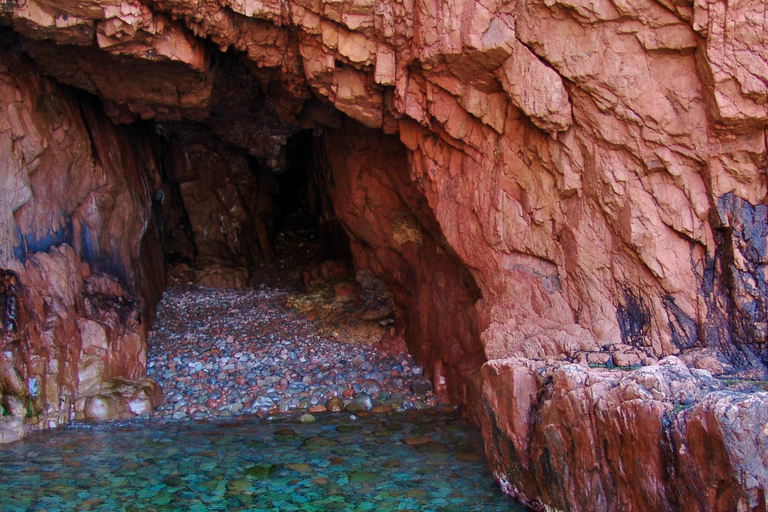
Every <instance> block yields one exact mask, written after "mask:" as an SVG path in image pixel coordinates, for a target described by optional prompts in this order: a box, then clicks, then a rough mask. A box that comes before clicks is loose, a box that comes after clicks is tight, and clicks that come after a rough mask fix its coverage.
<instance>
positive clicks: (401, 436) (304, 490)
mask: <svg viewBox="0 0 768 512" xmlns="http://www.w3.org/2000/svg"><path fill="white" fill-rule="evenodd" d="M316 418H317V421H316V422H314V423H299V422H298V421H297V420H296V418H295V417H292V418H288V417H282V418H275V419H274V420H273V421H268V420H266V419H259V418H255V417H250V418H238V419H235V420H227V421H223V420H221V421H206V422H173V423H156V422H151V421H149V420H145V421H133V422H127V423H121V424H114V423H113V424H106V425H104V424H102V425H93V426H91V425H80V426H77V427H68V428H60V429H58V430H52V431H46V432H37V433H34V434H30V435H29V436H28V437H26V438H25V439H23V440H21V441H20V442H17V443H14V444H11V445H7V446H4V447H0V509H2V510H3V511H4V512H5V511H8V512H11V511H14V512H15V511H25V512H31V511H37V512H42V511H48V512H55V511H65V510H66V511H69V510H77V511H87V510H93V511H110V512H111V511H129V512H130V511H156V512H165V511H191V512H196V511H209V510H210V511H306V512H311V511H325V510H332V511H350V512H351V511H369V510H370V511H376V512H383V511H405V510H419V511H435V512H437V511H446V512H447V511H457V512H466V511H470V510H476V511H485V512H494V511H516V512H521V511H524V510H526V509H525V508H523V507H521V506H520V505H518V504H516V503H514V502H513V501H512V500H511V499H509V498H507V497H506V496H504V495H502V494H501V492H500V490H499V488H498V486H497V485H496V484H495V482H494V481H493V477H492V476H491V474H490V472H489V471H488V469H487V468H486V464H485V461H484V460H483V456H482V442H481V439H480V434H479V432H477V431H476V430H473V429H470V428H468V427H467V425H466V424H465V423H464V422H463V421H462V420H460V419H459V418H458V417H457V416H456V414H455V413H448V412H442V411H441V412H437V411H428V412H425V411H418V412H416V411H414V412H410V413H407V414H401V413H391V414H389V415H386V416H380V415H375V416H369V417H366V418H358V419H357V420H354V421H353V420H352V419H350V416H349V415H348V414H331V413H328V414H322V415H318V416H317V417H316Z"/></svg>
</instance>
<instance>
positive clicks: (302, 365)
mask: <svg viewBox="0 0 768 512" xmlns="http://www.w3.org/2000/svg"><path fill="white" fill-rule="evenodd" d="M289 291H290V290H287V289H273V288H270V287H268V286H265V287H263V288H257V289H247V290H221V289H212V288H206V287H199V286H192V285H188V286H175V287H172V288H170V289H168V290H166V292H165V293H164V295H163V299H162V301H161V302H160V305H159V307H158V316H157V319H156V321H155V325H154V327H153V331H152V332H151V333H150V336H149V340H148V362H147V366H148V376H149V377H151V378H154V379H156V380H157V381H158V382H159V383H160V385H161V386H162V388H163V392H164V394H165V404H164V405H163V406H162V407H161V408H160V409H159V410H158V411H156V412H155V413H154V415H155V416H161V417H170V418H173V419H180V418H194V419H203V418H210V417H229V416H232V415H242V414H256V413H262V414H263V413H273V414H274V413H279V412H287V411H292V410H295V409H304V410H309V409H311V410H313V411H317V410H323V411H324V410H326V406H327V408H328V409H329V410H335V409H339V410H343V408H346V409H347V410H351V411H353V412H357V411H360V410H363V411H368V410H371V409H372V408H374V407H375V406H387V407H388V408H390V409H404V410H408V409H412V408H417V409H418V408H424V407H428V406H433V405H435V404H436V400H435V397H434V394H432V393H431V392H430V391H431V386H429V389H427V386H425V385H424V384H423V381H421V380H420V377H421V376H422V374H423V369H422V368H421V367H419V366H417V365H416V364H415V363H414V361H413V359H412V358H411V357H410V356H409V355H408V354H407V352H405V350H404V348H405V347H404V346H403V347H402V348H403V351H402V352H398V353H396V354H392V353H391V352H390V351H381V350H379V349H378V348H377V347H374V346H371V345H369V344H366V342H367V339H356V340H355V339H352V338H345V340H346V341H345V342H343V341H339V340H337V339H335V338H332V337H324V336H322V335H321V334H320V333H319V332H318V330H317V329H316V328H315V326H314V324H313V323H312V322H311V321H310V320H308V319H307V318H306V316H305V315H302V314H299V313H298V312H296V311H293V310H290V309H286V308H285V306H284V305H285V302H286V299H287V298H288V297H289V295H290V294H289ZM293 292H294V293H295V291H293ZM420 382H422V384H421V385H420V384H419V383H420ZM334 399H335V400H334Z"/></svg>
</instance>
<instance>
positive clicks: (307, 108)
mask: <svg viewBox="0 0 768 512" xmlns="http://www.w3.org/2000/svg"><path fill="white" fill-rule="evenodd" d="M0 35H3V36H4V38H2V40H1V41H0V50H1V51H0V59H2V61H1V63H2V64H3V65H4V66H5V67H3V68H2V69H0V73H4V74H5V75H4V76H6V77H7V78H8V80H7V82H8V84H10V85H9V86H8V87H9V88H11V89H13V91H12V93H13V94H11V93H9V97H11V96H13V95H15V96H17V97H18V98H20V100H19V101H18V105H17V106H15V107H14V108H18V109H19V111H20V112H23V113H24V115H25V116H27V117H26V118H29V119H35V120H37V121H39V122H37V123H32V122H30V123H27V125H28V126H32V125H35V126H36V127H37V128H36V129H37V132H35V133H34V134H31V135H30V137H29V140H28V141H27V142H34V143H35V144H38V142H39V144H38V145H37V146H35V151H38V152H39V153H40V154H42V155H43V157H44V158H43V157H41V158H39V159H38V158H37V157H36V156H35V155H37V154H38V153H34V154H33V153H30V159H32V157H34V162H36V163H35V165H39V166H40V167H39V168H36V170H35V171H34V172H32V171H29V170H28V169H25V168H21V167H20V171H19V176H21V177H20V178H19V179H16V178H15V177H14V179H16V182H17V183H16V182H15V183H16V184H18V188H19V193H18V194H17V195H16V196H15V197H16V198H17V199H18V200H19V205H14V206H13V208H15V209H14V210H13V211H12V212H11V213H12V215H11V216H8V217H7V218H6V221H7V223H8V226H7V227H8V230H9V233H11V234H12V235H13V236H11V237H9V240H10V239H12V240H10V242H9V243H7V244H6V245H7V246H8V247H6V248H5V249H6V250H5V251H4V252H3V257H4V258H11V257H13V258H15V260H16V261H15V263H14V264H15V267H14V268H16V269H18V272H19V278H20V281H21V282H22V283H32V284H31V285H30V286H27V287H26V289H25V290H24V294H26V295H25V297H22V299H23V302H24V304H22V305H21V306H20V308H21V309H23V310H24V312H25V315H26V316H25V318H27V319H28V321H26V323H25V324H24V325H23V326H21V327H18V329H17V330H18V332H15V333H13V334H14V336H16V335H18V342H17V345H18V346H19V347H21V348H20V349H19V350H18V352H17V353H14V355H13V357H12V360H11V362H10V363H8V364H7V365H6V366H8V367H12V368H13V369H14V372H16V373H18V375H19V376H20V378H19V382H21V383H22V384H23V383H24V381H27V382H32V383H35V385H34V386H32V384H30V385H29V386H32V388H33V389H38V388H37V387H35V386H37V385H38V384H39V385H40V386H44V387H45V393H38V394H37V395H35V396H34V398H35V400H36V402H35V401H33V402H34V403H32V406H33V407H34V408H35V409H36V410H40V411H45V412H44V417H45V421H48V422H49V423H48V424H50V425H56V424H58V423H63V422H66V421H69V420H71V419H81V418H93V419H107V418H110V417H119V416H120V415H121V414H129V413H128V412H126V407H128V405H130V403H132V402H131V397H128V398H126V397H124V396H122V395H120V392H119V390H117V389H116V388H113V387H108V386H111V385H112V384H108V383H111V382H112V380H113V379H114V378H125V379H128V380H140V378H141V377H143V376H144V373H145V372H146V371H147V369H148V368H149V371H150V375H151V376H153V377H156V378H158V379H159V380H164V381H166V382H167V383H169V384H170V387H168V388H166V389H165V392H166V396H167V397H168V398H169V403H170V404H172V406H171V412H172V413H174V414H175V413H185V414H195V413H201V414H213V413H214V412H216V411H222V407H223V406H225V405H228V404H231V403H232V402H231V401H230V398H233V397H235V395H232V394H231V390H232V389H233V387H234V386H239V387H238V389H237V394H236V398H237V400H239V402H238V403H239V404H240V409H239V410H238V411H234V410H232V408H228V409H224V410H227V411H229V413H232V414H235V413H239V412H241V411H244V410H247V407H246V405H247V406H248V407H250V409H249V410H250V411H253V410H254V409H253V407H254V405H255V406H256V409H255V410H258V411H261V410H262V408H265V407H266V408H267V410H270V409H272V408H274V407H277V408H279V407H280V405H281V404H282V402H283V399H284V398H285V397H284V396H282V395H281V394H280V393H283V392H285V393H291V398H290V400H289V404H288V406H289V407H298V406H301V405H306V404H304V401H303V400H299V401H298V403H295V402H293V401H294V399H299V397H301V399H303V398H307V397H310V398H311V396H310V395H311V393H312V390H311V389H310V390H308V387H311V386H312V385H313V379H317V380H322V381H323V382H324V384H318V386H320V388H321V389H322V387H323V386H324V387H325V389H323V390H322V396H323V399H325V400H326V401H327V400H330V398H339V399H342V401H344V400H346V401H350V400H355V399H356V397H357V396H358V395H364V396H362V397H361V398H359V399H360V400H362V401H363V402H364V403H363V408H365V409H368V408H370V407H371V406H373V405H381V406H383V407H392V406H394V405H395V404H397V405H398V406H402V407H406V405H405V404H406V402H408V403H410V404H411V405H412V406H414V407H415V406H417V404H418V403H419V402H423V403H424V404H425V405H429V404H430V403H439V402H443V403H449V402H450V403H457V404H463V405H469V406H470V407H473V408H474V410H473V411H469V412H468V415H469V416H472V417H480V407H481V389H480V379H479V378H478V372H479V369H480V367H481V366H482V364H483V363H484V362H485V356H484V352H483V349H482V345H481V344H480V342H479V330H478V319H477V314H476V311H475V303H476V301H477V299H478V297H479V292H478V288H477V286H476V285H475V283H474V280H473V278H472V275H471V274H470V272H469V271H468V270H467V269H466V268H465V267H464V266H463V265H462V263H461V262H460V260H459V258H458V257H457V256H456V254H455V253H454V252H453V250H452V249H451V247H450V245H449V244H448V242H447V241H446V239H445V237H444V236H443V234H442V230H441V227H440V223H439V222H438V221H437V219H436V218H435V215H434V212H433V211H432V208H431V206H430V204H429V200H428V198H427V195H426V194H427V191H426V190H424V189H422V188H421V185H420V184H419V183H418V182H417V181H414V180H413V179H412V177H411V164H412V162H411V161H410V160H409V158H413V156H414V155H413V154H411V155H409V151H408V150H407V149H406V147H405V146H404V145H403V144H402V143H401V141H400V139H399V136H398V135H397V133H396V132H397V129H398V126H397V122H395V121H394V120H392V119H390V121H391V122H390V123H389V125H388V128H387V131H388V132H389V133H385V132H384V128H383V125H382V128H377V129H374V128H367V127H365V126H363V125H362V124H360V123H359V122H357V121H354V120H353V119H352V117H349V116H347V115H346V114H344V113H342V112H341V111H340V110H337V109H336V108H335V107H334V106H332V105H331V103H330V102H329V101H328V100H327V99H321V98H319V97H317V96H315V95H314V94H313V93H312V91H311V87H310V85H309V84H307V83H305V82H304V81H303V78H302V77H303V76H304V75H303V73H302V72H301V69H300V67H297V68H296V69H291V70H280V71H278V70H276V69H273V68H264V67H259V66H256V65H254V64H253V63H252V62H249V61H248V59H247V58H246V57H245V56H244V55H242V54H239V53H238V52H235V51H226V52H222V51H219V50H217V49H215V48H209V50H210V51H206V52H205V55H206V59H209V61H206V62H205V66H203V67H204V70H195V69H187V68H185V67H183V66H181V67H179V66H176V64H173V63H168V62H167V61H163V62H160V61H157V62H155V60H154V59H149V60H146V59H139V60H133V57H131V56H129V55H122V54H121V55H112V54H105V53H104V52H101V50H97V49H87V48H86V47H78V46H72V47H69V46H60V45H57V44H55V43H54V42H53V41H50V40H47V39H46V40H40V41H33V40H27V39H25V38H24V37H23V36H18V35H17V34H15V33H14V32H12V31H10V30H5V31H0ZM62 55H64V56H66V57H68V58H70V59H71V61H72V65H71V66H68V69H70V68H71V69H72V70H75V69H76V70H83V69H98V72H95V71H94V73H85V74H79V73H74V74H71V73H69V72H66V73H64V72H62V71H63V70H62V69H61V67H60V66H59V64H60V63H61V61H62ZM338 65H339V66H342V67H343V66H344V64H343V63H339V64H338ZM283 71H285V72H288V71H290V73H289V75H283V74H281V73H282V72H283ZM158 73H160V74H158ZM347 75H348V74H347ZM86 76H90V77H92V78H94V79H97V81H98V84H96V83H95V82H91V81H88V80H84V78H85V77H86ZM105 76H110V77H112V78H111V79H110V82H109V84H106V83H105V82H103V81H102V79H103V78H104V77H105ZM345 76H346V75H345ZM138 78H141V79H147V80H149V81H150V82H152V83H153V84H154V85H157V87H156V88H152V89H151V90H149V89H144V88H142V87H143V86H144V85H146V84H144V83H143V82H141V81H138V82H137V81H136V80H137V79H138ZM294 79H295V80H294ZM57 80H59V81H57ZM62 82H63V83H65V84H67V85H63V84H62ZM182 90H183V91H185V96H184V98H180V97H179V94H178V92H179V91H182ZM84 91H90V92H84ZM169 91H170V92H169ZM92 93H93V94H92ZM116 93H119V94H117V95H115V94H116ZM361 101H362V100H361ZM348 106H349V105H348ZM348 106H347V107H348ZM345 108H346V107H345ZM358 117H360V116H358ZM26 118H24V119H26ZM25 126H26V125H25ZM30 133H31V132H30ZM33 139H34V140H33ZM18 146H19V147H22V146H23V144H18ZM38 146H39V147H38ZM9 161H14V160H13V159H10V160H9ZM31 161H32V160H30V162H31ZM27 175H29V176H30V180H29V183H27V182H25V181H24V179H21V178H23V177H26V176H27ZM432 192H434V191H432ZM9 215H10V214H9ZM297 234H298V235H301V236H298V237H297V236H295V235H297ZM301 237H304V238H301ZM11 244H15V245H13V246H11ZM29 260H33V261H32V263H30V262H29ZM289 260H290V261H289ZM24 265H26V266H24ZM68 275H73V276H74V277H73V279H71V280H68V281H66V282H63V281H64V280H63V279H62V282H61V283H57V284H58V285H61V286H47V285H46V284H45V283H46V282H47V281H46V280H50V279H51V278H52V276H53V277H56V278H58V277H59V276H68ZM70 288H71V290H70ZM164 288H166V298H167V301H166V302H164V303H161V304H160V309H159V310H158V312H159V314H158V322H161V321H162V320H163V319H166V320H167V321H168V323H167V325H165V326H164V325H163V324H162V322H161V323H157V322H156V323H155V327H154V328H152V329H151V332H150V335H149V343H148V344H147V345H145V336H144V335H145V333H146V331H147V327H146V326H147V324H146V322H147V321H148V320H151V318H150V317H151V316H152V315H151V313H152V312H153V311H154V310H155V305H156V304H157V303H158V302H159V300H160V298H161V295H162V293H163V289H164ZM51 289H54V292H56V293H58V290H62V292H61V294H62V296H61V297H60V298H59V297H57V298H56V300H52V299H50V297H49V296H48V295H49V294H50V293H52V292H51ZM200 290H205V293H199V291H200ZM65 291H66V293H64V292H65ZM174 293H175V295H174ZM22 299H20V300H22ZM49 304H54V305H55V306H56V307H57V308H59V309H60V310H57V312H56V315H51V314H50V308H49ZM286 305H287V306H288V309H286V308H285V306H286ZM286 311H287V312H286ZM40 326H44V328H43V327H40ZM38 327H39V329H38ZM40 329H42V331H43V332H44V336H46V337H47V338H46V339H50V340H53V341H51V342H50V345H51V347H55V349H52V348H50V347H48V346H45V345H44V344H42V343H40V342H39V341H40V340H39V339H38V338H40V337H41V336H43V335H42V334H40V332H41V331H40ZM270 335H272V336H271V337H270ZM351 338H356V339H358V343H357V344H356V345H355V344H353V343H350V341H351ZM306 339H311V340H313V342H316V343H312V344H310V345H311V346H308V347H307V350H308V352H306V353H299V352H297V351H296V350H294V349H293V347H295V346H298V344H299V343H301V340H306ZM360 339H363V340H364V341H365V342H364V343H359V340H360ZM246 341H249V342H251V341H252V342H253V344H254V346H257V345H259V344H261V346H263V347H264V348H265V350H266V349H267V348H269V350H272V351H273V352H270V353H266V352H265V353H263V354H256V353H248V352H247V350H246V346H245V345H244V344H243V343H245V342H246ZM203 342H210V343H209V344H208V345H205V346H204V345H201V343H203ZM326 342H327V343H326ZM406 342H407V346H408V350H406ZM238 343H240V345H239V346H237V347H236V346H235V345H237V344H238ZM277 343H280V345H277ZM334 343H336V344H339V343H340V344H343V343H346V345H333V344H334ZM374 345H376V346H377V347H378V349H379V352H380V354H381V358H389V359H388V361H387V363H386V365H385V366H376V363H375V361H373V357H374V356H373V355H371V356H370V357H369V356H368V355H363V356H361V357H358V356H359V355H360V354H350V355H344V354H347V352H346V349H347V348H348V347H351V346H358V347H362V349H363V351H366V350H367V351H369V352H370V351H371V350H373V348H372V347H373V346H374ZM94 347H95V348H94ZM104 347H106V348H104ZM147 347H148V350H149V356H150V360H149V361H147V360H146V355H147V352H146V351H145V349H146V348H147ZM323 347H325V348H323ZM328 347H340V348H328ZM162 351H165V353H164V354H165V355H163V359H162V360H161V359H154V360H153V359H152V358H153V357H158V358H159V357H160V356H161V352H162ZM275 351H276V352H275ZM409 352H410V354H411V355H412V356H413V360H411V359H409V358H408V353H409ZM252 356H253V357H252ZM257 360H258V361H262V360H264V361H268V365H267V366H266V367H256V366H254V364H255V362H256V361H257ZM291 361H298V363H295V364H296V365H299V366H296V367H293V368H289V367H288V365H289V363H290V362H291ZM33 362H34V364H33ZM416 363H418V366H417V364H416ZM290 364H293V363H290ZM313 365H314V366H313ZM339 365H340V366H339ZM54 367H56V368H66V370H63V371H57V372H53V371H49V370H48V369H49V368H54ZM422 367H423V369H422ZM308 371H309V372H311V374H307V373H306V372H308ZM302 372H304V373H302ZM329 379H330V381H329ZM430 380H431V383H430ZM387 382H390V383H391V386H389V384H387ZM222 383H223V384H222ZM339 383H341V384H339ZM140 385H141V386H143V385H144V384H140ZM222 385H225V386H228V387H226V389H225V390H222V389H221V387H222ZM29 386H27V387H29ZM147 386H148V387H147V389H150V388H152V386H150V385H147ZM216 386H218V388H216ZM332 386H336V387H335V389H333V388H332ZM388 386H389V387H388ZM414 386H415V387H414ZM340 387H341V388H343V389H340ZM24 388H25V386H23V385H20V386H19V389H18V390H14V393H16V395H14V396H27V395H26V394H25V393H26V392H27V390H25V389H24ZM214 388H216V389H214ZM120 389H123V388H120ZM125 389H128V388H125ZM185 390H188V391H189V392H194V393H197V394H196V395H195V397H194V398H192V396H191V395H189V394H188V395H186V396H185V395H184V391H185ZM449 391H450V396H449ZM141 392H142V393H144V389H143V388H142V391H141ZM377 392H378V394H377ZM398 392H399V393H401V395H400V396H398V395H396V394H395V393H398ZM302 393H305V394H306V395H302ZM345 393H346V394H345ZM386 393H389V396H388V397H387V395H386ZM430 393H433V394H430ZM118 395H119V396H118ZM145 395H146V393H145ZM334 395H341V396H334ZM365 395H367V398H366V396H365ZM374 395H375V396H374ZM382 395H384V396H382ZM318 396H319V395H318ZM49 397H56V399H53V398H51V399H49ZM105 397H106V398H105ZM145 398H146V399H145V400H144V401H143V402H142V404H143V405H142V407H143V408H149V407H150V406H151V404H150V405H147V404H149V403H150V402H151V400H150V399H149V397H148V396H147V397H145ZM376 398H378V399H379V400H380V403H376ZM209 400H210V402H209ZM258 400H261V403H257V401H258ZM368 400H371V401H372V402H369V401H368ZM182 403H183V405H182ZM89 404H91V405H92V407H91V406H90V405H89ZM126 404H128V405H126ZM310 405H311V406H321V405H322V403H321V402H318V403H317V404H312V403H311V400H310ZM343 405H347V404H343ZM185 406H186V407H187V409H186V410H182V409H181V408H182V407H185ZM131 407H133V406H131ZM192 407H195V408H197V410H195V411H194V412H192V411H191V409H190V408H192ZM203 407H205V409H203ZM136 410H139V409H136ZM142 410H144V409H142Z"/></svg>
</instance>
